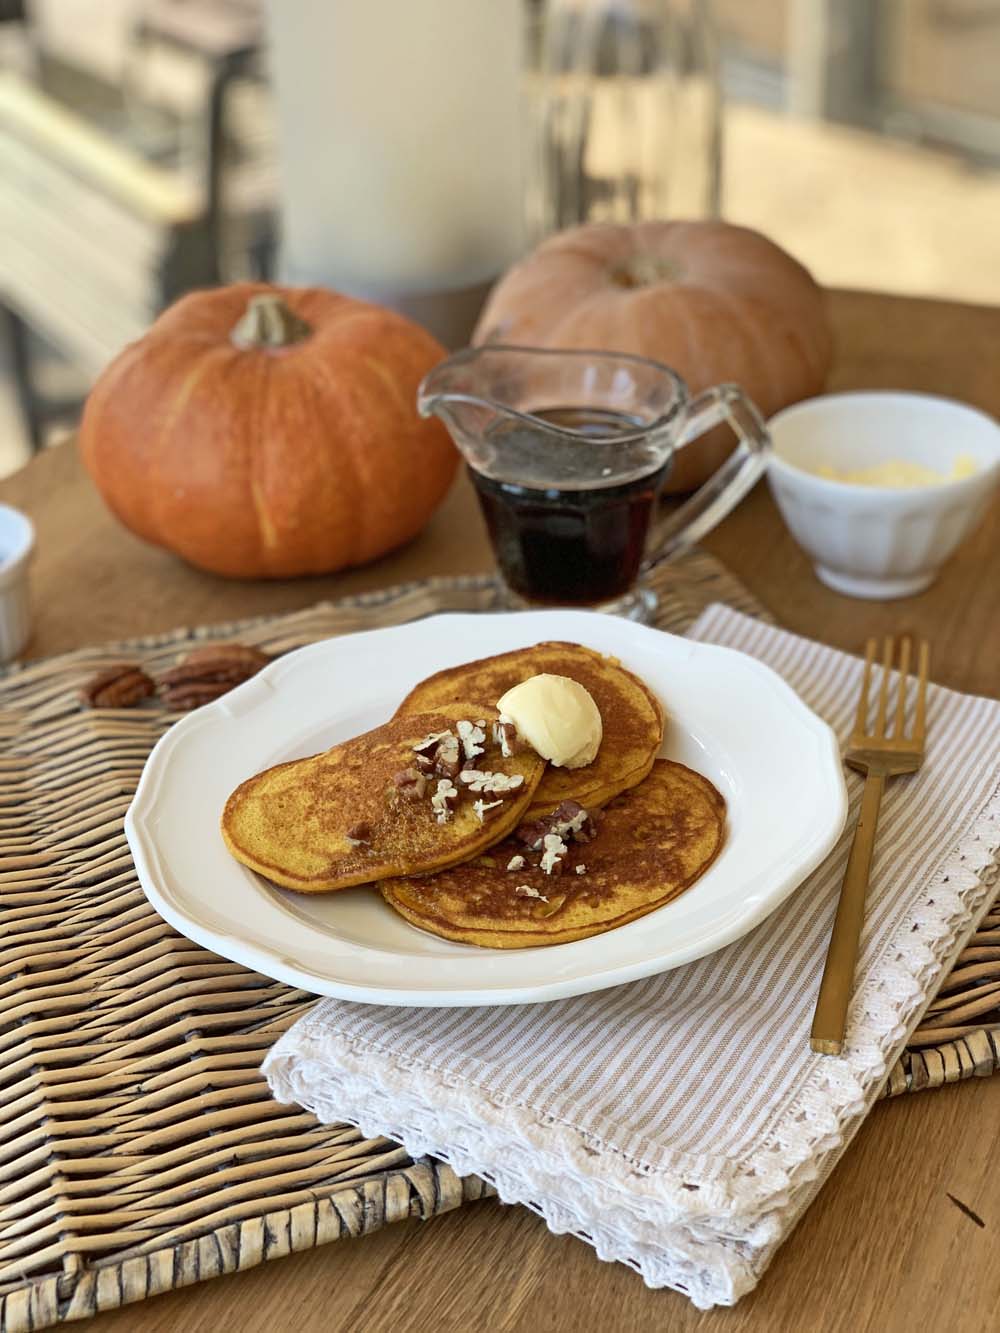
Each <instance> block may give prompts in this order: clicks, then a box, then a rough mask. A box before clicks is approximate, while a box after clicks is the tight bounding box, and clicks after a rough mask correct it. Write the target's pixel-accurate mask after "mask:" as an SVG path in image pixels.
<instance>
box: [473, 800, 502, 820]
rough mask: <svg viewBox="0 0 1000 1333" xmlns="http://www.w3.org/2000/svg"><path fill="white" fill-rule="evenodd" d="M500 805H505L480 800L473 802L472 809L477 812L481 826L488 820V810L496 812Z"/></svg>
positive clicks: (499, 802)
mask: <svg viewBox="0 0 1000 1333" xmlns="http://www.w3.org/2000/svg"><path fill="white" fill-rule="evenodd" d="M498 805H503V801H484V800H478V801H473V802H472V808H473V810H474V811H475V812H476V817H477V818H478V820H479V822H480V824H481V823H482V822H483V820H484V819H485V818H486V811H487V810H495V809H496V808H497V806H498Z"/></svg>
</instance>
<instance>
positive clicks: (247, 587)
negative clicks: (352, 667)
mask: <svg viewBox="0 0 1000 1333" xmlns="http://www.w3.org/2000/svg"><path fill="white" fill-rule="evenodd" d="M831 306H832V313H833V318H834V322H835V326H836V330H837V342H838V358H837V363H836V367H835V370H834V373H833V376H832V379H831V384H830V387H831V388H860V387H881V388H906V389H923V390H927V391H929V392H935V393H943V394H948V395H951V396H954V397H957V398H962V399H965V400H966V401H968V402H971V403H974V404H976V405H978V406H980V407H982V408H985V409H986V410H988V411H990V412H992V413H993V414H994V415H1000V309H993V308H983V307H973V306H962V305H956V304H948V303H943V302H933V301H922V300H909V299H905V298H899V297H888V296H880V295H874V294H869V293H857V292H837V293H833V294H832V295H831ZM0 500H2V501H4V502H5V503H8V504H14V505H17V506H19V507H20V508H23V509H25V510H26V511H27V512H28V513H29V514H31V516H32V517H33V519H34V520H35V523H36V526H37V530H38V554H37V558H36V561H35V565H34V570H33V585H34V598H35V632H34V636H33V638H32V641H31V644H30V646H29V656H40V655H44V654H49V653H55V652H61V651H66V650H70V649H73V648H77V647H80V646H82V645H84V644H87V643H96V642H100V641H102V640H106V639H110V638H118V637H125V636H128V635H133V634H142V633H150V632H154V631H156V630H166V629H170V628H173V627H175V626H177V625H180V624H196V623H209V622H212V621H216V620H227V619H231V618H233V617H237V616H241V615H254V614H260V613H268V612H280V611H283V610H292V609H295V608H297V607H302V606H306V605H309V604H311V603H312V602H315V601H318V600H321V599H324V598H332V597H338V596H343V595H345V594H348V593H352V592H357V591H362V590H366V589H370V588H374V587H382V586H385V585H387V584H390V583H394V582H397V581H402V580H406V579H412V578H419V577H423V576H425V575H429V574H442V573H452V572H458V571H466V572H468V571H478V570H484V569H488V568H489V567H490V563H491V562H490V556H489V551H488V547H487V544H486V540H485V536H484V533H483V529H482V525H481V523H480V520H479V518H478V515H477V513H476V511H475V507H474V501H473V498H472V496H471V493H470V490H469V488H468V486H467V484H466V483H465V482H464V481H460V482H459V483H457V484H456V487H455V489H454V490H453V492H452V494H451V495H450V496H449V498H448V500H447V502H446V503H445V505H444V506H443V507H442V509H441V510H440V511H439V513H438V515H437V516H436V518H435V519H434V521H433V522H432V523H431V525H430V526H429V528H428V529H427V530H426V532H425V533H424V534H423V536H421V537H420V538H418V539H417V541H415V542H413V543H411V545H410V546H408V547H407V548H405V549H404V550H402V551H399V552H397V553H396V554H394V555H392V556H389V557H387V558H386V559H384V560H382V561H380V562H378V563H377V564H376V565H373V566H370V567H368V568H367V569H364V570H357V571H354V572H351V573H349V574H345V575H340V576H334V577H329V578H320V579H311V580H302V581H298V582H281V583H269V584H261V583H233V582H227V581H224V580H221V579H217V578H213V577H211V576H208V575H205V574H201V573H198V572H197V571H195V570H191V569H188V568H187V567H186V566H183V565H181V564H180V563H179V562H178V561H176V560H175V559H174V558H173V557H171V556H169V555H168V554H167V553H165V552H161V551H158V550H155V549H153V548H150V547H147V546H144V545H143V544H142V543H140V542H139V541H137V540H136V539H134V538H133V537H131V536H130V535H129V534H128V533H126V532H125V531H124V530H123V529H122V528H120V527H119V526H118V525H117V524H116V523H115V522H114V521H113V520H112V519H111V518H110V516H109V515H108V514H107V513H106V511H105V510H104V508H103V506H102V505H101V503H100V501H99V500H98V498H97V496H96V494H95V493H94V491H93V489H92V487H91V486H90V484H89V482H88V481H87V479H86V478H85V476H84V475H83V473H82V471H81V469H80V466H79V463H78V460H77V457H76V451H75V449H74V448H73V446H72V445H71V444H69V445H65V446H61V447H58V448H56V449H53V450H50V451H48V452H47V453H45V454H43V455H42V456H40V457H39V458H37V459H36V460H34V461H33V462H32V463H31V464H29V465H28V467H26V468H24V469H23V470H22V471H21V472H19V473H17V474H16V475H15V476H13V477H11V478H9V479H8V480H7V481H5V482H3V483H0ZM998 514H1000V506H998V505H994V507H993V509H992V510H991V512H990V514H989V516H988V518H987V520H986V522H985V523H984V524H983V526H982V527H981V528H980V529H979V531H978V532H977V533H976V535H975V536H974V537H972V538H970V540H969V541H968V542H967V543H966V544H965V545H964V546H963V548H962V549H961V550H960V552H959V553H958V554H957V555H956V556H955V557H954V558H953V560H952V561H951V562H950V564H949V565H948V566H947V567H946V569H945V570H944V571H943V573H942V575H941V577H940V579H939V581H938V582H937V583H936V584H935V586H934V587H932V588H931V589H929V590H928V591H927V592H926V593H923V594H922V595H921V596H919V597H915V598H911V599H908V600H906V601H900V602H895V603H893V602H884V603H875V602H862V601H854V600H851V599H848V598H844V597H841V596H838V595H837V594H835V593H833V592H831V591H829V590H828V589H826V588H824V587H823V586H822V585H821V584H820V583H818V582H817V580H816V579H815V578H814V576H813V574H812V572H811V568H810V566H809V563H808V561H807V560H806V559H805V557H804V556H803V555H802V553H801V552H800V551H799V550H798V548H797V547H796V546H795V545H794V543H793V542H792V540H791V538H790V537H789V536H788V534H787V532H786V531H785V529H784V527H783V525H782V523H781V521H780V519H779V517H778V515H777V513H776V511H775V509H774V507H773V505H772V503H771V500H770V497H769V495H768V493H767V491H766V488H765V487H763V486H761V487H758V488H757V490H756V492H755V493H754V494H753V495H752V496H751V497H750V498H749V500H748V501H747V502H745V503H744V505H743V506H742V507H741V508H740V509H739V510H738V511H737V513H735V514H734V515H732V516H731V517H730V518H729V519H727V520H726V522H725V523H724V524H723V525H722V526H721V528H720V529H719V530H718V531H717V532H716V533H714V534H713V535H712V537H711V538H710V539H709V540H708V542H706V546H707V547H708V548H709V549H710V550H712V551H713V552H714V553H715V554H716V555H718V556H719V557H720V558H721V559H722V560H723V561H725V563H726V564H727V565H728V566H729V567H730V568H731V569H732V570H733V571H734V572H736V573H738V574H739V576H740V577H741V578H742V579H743V581H744V582H745V583H746V585H747V586H748V587H749V588H750V589H751V590H752V591H753V592H754V593H755V594H756V595H757V596H758V597H759V598H760V600H761V601H762V602H763V603H764V604H765V605H767V606H769V607H770V608H771V609H772V610H773V611H774V613H775V614H776V616H777V617H778V619H779V620H780V621H781V622H782V623H783V624H784V625H786V626H787V627H788V628H790V629H793V630H796V631H798V632H799V633H803V634H807V635H809V636H811V637H813V638H817V639H822V640H825V641H826V642H828V643H832V644H835V645H837V646H839V647H842V648H846V649H849V650H856V649H857V648H858V646H859V644H860V643H861V642H863V640H864V638H865V637H866V635H868V634H869V633H882V632H886V631H888V632H898V631H901V630H905V629H909V630H913V631H916V632H919V633H922V634H925V635H927V636H928V637H929V638H930V639H931V640H932V641H933V644H934V676H935V678H936V679H937V680H938V681H939V682H941V683H943V684H947V685H951V686H953V687H955V688H958V689H964V690H970V691H974V692H978V693H985V694H990V695H994V696H995V695H1000V540H998V533H1000V525H998V522H997V519H998ZM998 1160H1000V1077H995V1078H992V1079H989V1080H982V1081H980V1080H972V1081H971V1082H969V1083H965V1084H961V1085H959V1086H956V1087H952V1088H944V1089H941V1090H939V1091H934V1092H924V1093H920V1094H917V1095H915V1096H908V1097H903V1098H900V1099H897V1100H896V1101H894V1102H890V1103H885V1104H882V1105H879V1106H878V1107H876V1108H875V1110H874V1111H873V1112H872V1114H871V1116H870V1117H869V1118H868V1120H867V1122H866V1123H865V1125H864V1126H863V1127H862V1129H861V1131H860V1133H859V1134H858V1137H857V1140H856V1141H855V1143H854V1144H853V1146H852V1147H851V1150H850V1151H849V1152H848V1153H847V1154H846V1155H845V1157H844V1160H843V1161H842V1162H841V1164H840V1166H839V1167H838V1168H837V1170H836V1171H835V1173H834V1175H833V1176H832V1178H831V1179H830V1181H829V1182H828V1183H827V1185H826V1186H825V1187H824V1189H823V1191H822V1192H821V1194H820V1196H819V1198H818V1199H817V1200H816V1202H815V1203H814V1204H813V1206H812V1207H811V1208H810V1209H809V1211H808V1213H807V1214H806V1216H805V1217H804V1219H803V1220H802V1221H801V1222H800V1224H799V1226H798V1228H797V1230H796V1232H795V1234H794V1235H793V1236H792V1237H791V1238H790V1239H789V1240H788V1242H787V1243H786V1244H785V1246H784V1247H783V1248H782V1250H781V1251H780V1252H779V1254H778V1256H777V1258H776V1259H775V1261H774V1263H773V1265H772V1267H771V1270H770V1271H769V1272H768V1274H767V1275H766V1276H765V1278H764V1279H763V1281H762V1282H761V1285H760V1286H759V1288H758V1289H757V1291H755V1292H754V1293H752V1294H751V1295H750V1296H748V1297H746V1298H745V1299H744V1300H743V1301H742V1302H741V1303H740V1305H739V1306H738V1307H737V1308H736V1310H735V1311H716V1312H712V1313H708V1314H700V1313H699V1312H698V1311H696V1310H694V1309H693V1307H691V1306H690V1304H689V1303H688V1302H687V1300H686V1299H685V1298H683V1297H681V1296H679V1295H677V1294H676V1293H673V1292H653V1291H649V1290H647V1289H646V1288H645V1287H644V1286H643V1284H642V1282H641V1280H640V1279H639V1278H638V1277H637V1276H636V1274H634V1273H633V1272H631V1270H629V1269H626V1268H624V1267H622V1266H620V1265H612V1264H603V1263H601V1262H600V1261H599V1260H598V1259H597V1258H596V1257H595V1256H594V1254H593V1252H592V1250H591V1249H590V1248H589V1247H588V1246H586V1245H584V1244H582V1243H581V1242H579V1241H576V1240H574V1239H572V1238H570V1237H566V1236H553V1235H550V1234H549V1233H548V1231H547V1230H546V1229H545V1226H544V1224H543V1223H542V1222H541V1221H540V1220H539V1219H538V1218H537V1217H535V1216H534V1214H532V1213H530V1212H528V1211H527V1210H525V1209H520V1208H517V1209H504V1208H502V1207H501V1206H500V1205H499V1204H497V1203H496V1202H495V1201H490V1202H485V1203H478V1204H474V1205H471V1206H469V1207H467V1208H464V1209H462V1210H461V1211H460V1212H458V1213H455V1214H452V1215H450V1216H447V1217H442V1218H437V1219H435V1220H434V1221H433V1222H432V1223H430V1224H429V1225H420V1224H418V1223H401V1224H398V1225H396V1226H392V1227H387V1228H386V1229H384V1230H383V1231H381V1232H379V1233H377V1234H375V1235H373V1236H370V1237H366V1238H364V1239H363V1240H360V1241H349V1242H341V1243H338V1244H335V1245H332V1246H327V1247H324V1248H322V1249H319V1250H311V1251H307V1252H305V1253H303V1254H299V1255H295V1256H292V1257H291V1258H288V1259H284V1260H282V1261H281V1262H280V1263H271V1264H266V1265H263V1266H262V1267H259V1268H257V1269H253V1270H250V1271H249V1272H246V1273H242V1274H237V1275H234V1276H231V1277H225V1278H220V1279H217V1280H216V1281H214V1282H210V1283H204V1284H201V1285H198V1286H195V1287H192V1288H189V1289H187V1290H183V1291H177V1292H173V1293H170V1294H168V1295H165V1296H161V1297H157V1298H156V1299H155V1300H152V1301H149V1302H146V1303H145V1304H143V1306H142V1307H141V1308H140V1307H135V1306H128V1307H125V1308H124V1309H122V1310H120V1311H116V1312H111V1313H108V1314H105V1315H101V1316H99V1317H98V1318H96V1319H94V1320H91V1321H88V1322H87V1323H86V1325H78V1326H77V1327H80V1328H81V1330H82V1329H83V1328H87V1329H89V1328H91V1327H93V1328H94V1329H95V1333H126V1331H127V1330H133V1329H135V1328H137V1327H141V1328H143V1329H145V1330H149V1333H179V1331H180V1330H183V1331H184V1333H201V1330H205V1331H206V1333H208V1330H213V1331H214V1329H215V1328H217V1327H224V1328H228V1327H239V1328H240V1329H241V1330H243V1331H244V1333H256V1331H257V1330H261V1331H263V1330H268V1331H269V1333H270V1331H271V1330H278V1331H279V1333H283V1330H285V1329H291V1328H294V1329H295V1330H296V1333H320V1331H321V1330H322V1333H335V1331H336V1330H339V1329H348V1328H355V1327H361V1328H363V1329H364V1330H365V1333H389V1330H394V1331H396V1330H400V1329H410V1328H413V1329H416V1328H430V1329H433V1330H435V1333H436V1331H437V1330H444V1329H454V1330H469V1329H476V1328H489V1329H491V1330H497V1331H498V1333H508V1331H510V1333H513V1331H515V1330H525V1331H527V1330H535V1329H538V1328H540V1327H541V1328H544V1329H546V1330H550V1331H551V1333H563V1331H565V1333H570V1331H571V1330H572V1331H573V1333H580V1331H581V1330H589V1329H602V1330H603V1329H613V1330H617V1329H639V1328H653V1327H664V1328H670V1329H672V1330H686V1329H692V1330H694V1329H697V1330H699V1331H702V1333H706V1331H707V1333H711V1331H712V1330H716V1329H718V1330H723V1329H724V1330H725V1331H726V1333H742V1331H743V1330H767V1333H772V1331H774V1330H783V1329H789V1330H791V1329H795V1330H812V1329H824V1330H825V1329H829V1330H840V1329H859V1330H861V1329H868V1328H874V1327H878V1328H880V1329H885V1330H893V1329H904V1328H909V1327H910V1326H911V1325H912V1324H914V1323H915V1322H916V1321H918V1320H919V1321H920V1322H921V1323H924V1324H927V1325H929V1326H932V1327H933V1326H947V1327H948V1328H949V1329H950V1330H970V1333H971V1331H972V1330H980V1329H988V1328H996V1327H1000V1266H998V1265H997V1263H996V1241H995V1235H996V1231H997V1229H998V1228H1000V1202H998V1198H1000V1194H998V1191H997V1189H996V1182H997V1179H998V1167H997V1161H998ZM959 1204H964V1205H966V1206H967V1207H968V1208H969V1209H971V1210H972V1211H973V1212H974V1213H975V1214H976V1215H977V1216H978V1219H979V1221H976V1220H974V1219H973V1218H972V1217H970V1216H969V1215H968V1213H967V1212H966V1211H964V1210H963V1209H962V1208H961V1207H959ZM980 1223H981V1224H980Z"/></svg>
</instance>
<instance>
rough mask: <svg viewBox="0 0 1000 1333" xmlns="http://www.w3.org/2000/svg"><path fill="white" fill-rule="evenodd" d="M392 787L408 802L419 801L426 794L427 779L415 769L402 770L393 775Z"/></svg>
mask: <svg viewBox="0 0 1000 1333" xmlns="http://www.w3.org/2000/svg"><path fill="white" fill-rule="evenodd" d="M392 782H393V786H394V787H395V788H396V789H397V791H398V792H399V794H400V795H401V796H405V797H406V798H407V800H409V801H419V800H420V799H421V798H422V797H423V796H424V795H425V794H426V792H427V778H426V777H425V776H424V774H423V773H421V772H420V770H419V769H417V768H403V769H400V771H399V772H398V773H396V774H394V775H393V779H392Z"/></svg>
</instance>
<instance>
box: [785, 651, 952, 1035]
mask: <svg viewBox="0 0 1000 1333" xmlns="http://www.w3.org/2000/svg"><path fill="white" fill-rule="evenodd" d="M894 646H895V645H894V644H893V641H892V638H891V637H890V638H887V639H886V641H885V649H884V652H883V654H882V685H881V688H880V690H879V695H878V707H877V711H876V716H875V728H874V730H873V731H869V730H868V696H869V691H870V688H871V679H872V666H873V664H874V662H875V654H876V651H877V649H878V645H877V643H876V641H875V640H874V639H869V640H868V645H867V648H866V651H865V670H864V675H863V677H862V680H861V698H860V699H859V700H858V711H857V714H856V716H855V719H854V730H853V732H852V733H851V739H850V740H849V741H848V743H847V750H846V752H845V754H844V760H845V762H846V763H848V764H850V766H851V767H852V768H856V769H859V770H860V771H861V772H862V773H864V774H865V790H864V794H863V796H862V797H861V813H860V815H859V816H858V823H857V827H856V828H855V830H854V842H853V843H852V844H851V854H850V857H849V858H848V861H847V870H846V872H845V874H844V883H843V887H842V888H841V890H840V903H839V905H838V907H837V916H836V919H835V920H834V923H833V934H832V935H831V936H830V948H829V950H828V952H827V955H826V966H825V967H824V969H823V980H822V981H821V982H820V986H819V998H818V999H817V1001H816V1012H815V1014H814V1015H813V1025H812V1032H811V1033H810V1035H809V1045H810V1046H811V1047H812V1048H813V1050H814V1051H819V1052H820V1054H822V1055H839V1054H840V1052H841V1049H842V1048H843V1045H844V1028H845V1027H846V1024H847V1006H848V1004H849V1003H850V999H851V991H852V989H853V986H854V969H855V966H856V965H857V961H858V945H859V942H860V939H861V925H862V922H863V921H864V915H865V894H866V892H867V890H868V875H869V871H870V869H871V863H872V849H873V848H874V846H875V829H876V827H877V825H878V812H879V806H880V805H881V803H882V792H883V790H884V789H885V782H886V778H892V777H895V776H896V775H897V774H899V773H913V772H915V771H916V770H917V769H918V768H919V767H920V764H921V762H922V760H923V757H924V736H925V734H926V730H927V724H926V704H927V672H928V669H929V667H930V656H931V650H930V645H929V644H928V643H927V642H926V641H925V640H923V639H922V640H921V641H920V644H919V647H918V650H917V652H918V666H917V703H916V710H915V713H914V718H913V728H912V730H911V732H910V734H909V735H904V734H903V729H904V727H905V725H906V694H907V685H908V683H909V674H910V654H911V651H912V648H911V640H910V638H909V636H905V637H904V638H903V640H902V644H901V649H900V658H899V684H898V686H897V690H898V693H897V697H896V712H895V723H894V725H893V728H892V735H891V736H888V735H887V734H886V719H887V715H888V709H889V678H890V677H889V673H890V671H891V670H892V659H893V655H894Z"/></svg>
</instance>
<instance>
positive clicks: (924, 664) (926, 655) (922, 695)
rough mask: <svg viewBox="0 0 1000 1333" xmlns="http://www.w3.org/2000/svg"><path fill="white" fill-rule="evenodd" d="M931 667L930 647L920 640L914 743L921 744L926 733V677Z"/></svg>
mask: <svg viewBox="0 0 1000 1333" xmlns="http://www.w3.org/2000/svg"><path fill="white" fill-rule="evenodd" d="M930 666H931V646H930V644H929V643H928V642H927V640H926V639H921V640H920V656H919V667H918V670H917V712H916V718H915V721H914V735H913V739H914V740H915V741H920V742H923V739H924V733H925V731H926V726H927V723H926V709H927V677H928V674H929V672H930Z"/></svg>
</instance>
